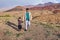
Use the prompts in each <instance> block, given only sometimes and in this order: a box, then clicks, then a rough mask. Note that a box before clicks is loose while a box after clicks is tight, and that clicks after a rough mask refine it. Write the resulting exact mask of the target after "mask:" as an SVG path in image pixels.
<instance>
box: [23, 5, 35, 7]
mask: <svg viewBox="0 0 60 40" xmlns="http://www.w3.org/2000/svg"><path fill="white" fill-rule="evenodd" d="M24 7H25V8H31V7H34V5H25V6H24Z"/></svg>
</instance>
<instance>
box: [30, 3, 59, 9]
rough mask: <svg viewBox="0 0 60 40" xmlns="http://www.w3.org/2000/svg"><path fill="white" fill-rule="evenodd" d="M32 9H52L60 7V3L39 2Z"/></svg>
mask: <svg viewBox="0 0 60 40" xmlns="http://www.w3.org/2000/svg"><path fill="white" fill-rule="evenodd" d="M30 9H31V10H44V9H45V10H52V9H60V3H51V2H49V3H45V4H38V5H36V6H34V7H32V8H30Z"/></svg>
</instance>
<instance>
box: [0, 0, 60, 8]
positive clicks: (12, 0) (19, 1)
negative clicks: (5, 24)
mask: <svg viewBox="0 0 60 40" xmlns="http://www.w3.org/2000/svg"><path fill="white" fill-rule="evenodd" d="M46 2H53V3H59V2H60V0H0V9H4V8H10V7H14V6H18V5H19V6H20V5H21V6H23V5H37V4H40V3H42V4H43V3H46Z"/></svg>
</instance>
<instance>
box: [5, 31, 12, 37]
mask: <svg viewBox="0 0 60 40" xmlns="http://www.w3.org/2000/svg"><path fill="white" fill-rule="evenodd" d="M11 34H12V32H9V31H6V32H4V35H8V36H11Z"/></svg>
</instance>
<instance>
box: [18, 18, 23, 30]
mask: <svg viewBox="0 0 60 40" xmlns="http://www.w3.org/2000/svg"><path fill="white" fill-rule="evenodd" d="M21 23H22V20H21V17H19V18H18V29H19V30H21V29H22V24H21Z"/></svg>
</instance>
